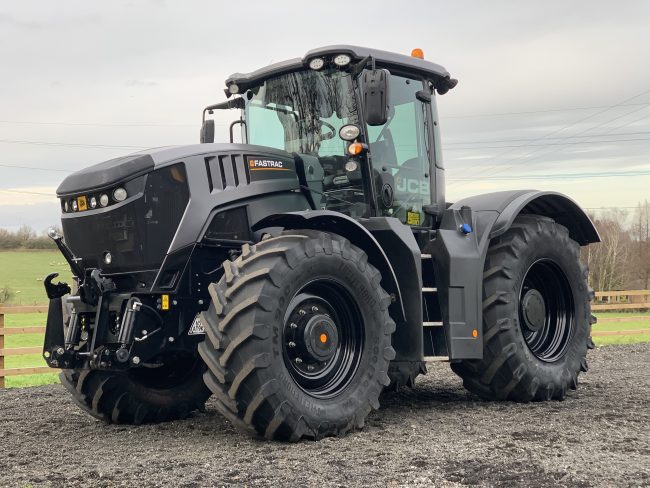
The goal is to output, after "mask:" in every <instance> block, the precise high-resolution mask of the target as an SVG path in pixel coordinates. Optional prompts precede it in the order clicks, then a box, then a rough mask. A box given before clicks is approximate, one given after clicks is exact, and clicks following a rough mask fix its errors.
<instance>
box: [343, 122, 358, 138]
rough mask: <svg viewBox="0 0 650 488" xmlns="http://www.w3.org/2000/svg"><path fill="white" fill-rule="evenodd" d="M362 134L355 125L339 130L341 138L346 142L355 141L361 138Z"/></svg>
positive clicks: (345, 126)
mask: <svg viewBox="0 0 650 488" xmlns="http://www.w3.org/2000/svg"><path fill="white" fill-rule="evenodd" d="M360 133H361V129H359V126H358V125H354V124H348V125H344V126H343V127H341V128H340V129H339V137H340V138H341V139H343V140H344V141H353V140H355V139H356V138H357V137H359V134H360Z"/></svg>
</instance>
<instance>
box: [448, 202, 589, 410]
mask: <svg viewBox="0 0 650 488" xmlns="http://www.w3.org/2000/svg"><path fill="white" fill-rule="evenodd" d="M592 294H593V292H592V291H591V290H590V289H589V287H588V284H587V269H586V267H585V266H584V265H583V264H582V263H581V262H580V246H579V245H578V243H577V242H575V241H573V240H572V239H571V238H570V237H569V233H568V231H567V229H566V228H565V227H563V226H561V225H559V224H557V223H555V222H554V221H553V220H551V219H549V218H546V217H541V216H537V215H522V216H519V217H517V218H516V219H515V221H514V223H513V224H512V227H511V228H510V229H509V230H508V231H507V232H506V233H505V234H503V235H502V236H500V237H497V238H496V239H494V240H493V241H492V242H491V243H490V247H489V248H488V253H487V257H486V262H485V268H484V273H483V348H484V349H483V359H482V360H462V361H459V362H455V363H452V365H451V368H452V370H453V371H454V372H455V373H456V374H458V375H459V376H460V377H461V378H462V379H463V385H464V386H465V388H466V389H468V390H469V391H471V392H473V393H475V394H477V395H479V396H480V397H482V398H485V399H490V400H492V399H499V400H514V401H520V402H528V401H539V400H551V399H557V400H562V399H564V397H565V396H566V394H567V391H568V390H569V389H574V390H575V389H576V388H577V385H578V375H579V374H580V372H585V371H587V360H586V355H587V349H588V347H589V346H590V345H591V344H592V343H591V338H590V333H591V323H592V316H591V310H590V300H591V298H592Z"/></svg>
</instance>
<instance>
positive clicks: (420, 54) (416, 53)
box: [411, 47, 424, 59]
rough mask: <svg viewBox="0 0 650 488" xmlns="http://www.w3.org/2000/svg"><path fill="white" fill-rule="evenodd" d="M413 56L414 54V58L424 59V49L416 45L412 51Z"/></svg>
mask: <svg viewBox="0 0 650 488" xmlns="http://www.w3.org/2000/svg"><path fill="white" fill-rule="evenodd" d="M411 56H413V57H414V58H420V59H424V51H423V50H422V49H420V48H419V47H416V48H415V49H413V51H411Z"/></svg>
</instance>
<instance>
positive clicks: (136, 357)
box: [131, 356, 140, 364]
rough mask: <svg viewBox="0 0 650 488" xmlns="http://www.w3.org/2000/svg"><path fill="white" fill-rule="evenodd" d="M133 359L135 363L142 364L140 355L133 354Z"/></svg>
mask: <svg viewBox="0 0 650 488" xmlns="http://www.w3.org/2000/svg"><path fill="white" fill-rule="evenodd" d="M131 361H133V364H140V357H139V356H133V359H132V360H131Z"/></svg>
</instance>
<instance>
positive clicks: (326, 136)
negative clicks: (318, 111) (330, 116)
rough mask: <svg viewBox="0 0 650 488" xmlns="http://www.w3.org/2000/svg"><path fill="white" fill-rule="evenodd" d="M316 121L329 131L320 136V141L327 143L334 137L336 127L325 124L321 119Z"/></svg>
mask: <svg viewBox="0 0 650 488" xmlns="http://www.w3.org/2000/svg"><path fill="white" fill-rule="evenodd" d="M318 121H319V122H320V123H321V125H324V126H325V127H327V128H328V129H329V130H330V131H329V132H325V133H324V134H321V135H320V140H321V141H329V140H330V139H332V138H333V137H334V136H336V127H334V126H333V125H332V124H330V123H329V122H325V121H324V120H322V119H318Z"/></svg>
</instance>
